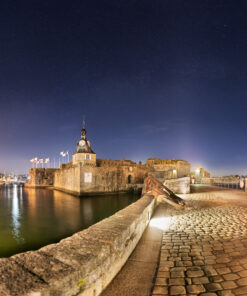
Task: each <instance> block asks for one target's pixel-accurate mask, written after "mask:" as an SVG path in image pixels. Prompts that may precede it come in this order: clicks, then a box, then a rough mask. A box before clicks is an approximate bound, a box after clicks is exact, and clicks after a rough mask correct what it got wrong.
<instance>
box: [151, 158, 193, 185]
mask: <svg viewBox="0 0 247 296" xmlns="http://www.w3.org/2000/svg"><path fill="white" fill-rule="evenodd" d="M146 165H147V167H149V168H150V169H151V168H152V170H151V172H150V175H151V176H153V177H155V178H157V179H159V180H161V181H164V180H166V179H174V178H183V177H187V176H189V175H190V163H189V162H188V161H185V160H175V159H160V158H149V159H148V160H147V161H146Z"/></svg>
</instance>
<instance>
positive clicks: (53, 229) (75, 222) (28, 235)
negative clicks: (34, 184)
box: [0, 186, 138, 257]
mask: <svg viewBox="0 0 247 296" xmlns="http://www.w3.org/2000/svg"><path fill="white" fill-rule="evenodd" d="M137 199H138V196H134V195H109V196H94V197H84V198H78V197H75V196H71V195H69V194H66V193H62V192H59V191H52V190H46V189H31V188H30V189H26V188H24V189H23V188H22V187H19V186H4V187H2V188H1V189H0V257H5V256H10V255H12V254H15V253H18V252H22V251H26V250H32V249H38V248H40V247H41V246H43V245H46V244H50V243H54V242H57V241H59V240H60V239H62V238H64V237H67V236H70V235H71V234H73V233H75V232H77V231H80V230H82V229H84V228H87V227H88V226H90V225H92V224H94V223H96V222H98V221H100V220H102V219H104V218H106V217H108V216H110V215H112V214H114V213H115V212H116V211H118V210H120V209H122V208H124V207H126V206H127V205H129V204H130V203H132V202H134V201H136V200H137Z"/></svg>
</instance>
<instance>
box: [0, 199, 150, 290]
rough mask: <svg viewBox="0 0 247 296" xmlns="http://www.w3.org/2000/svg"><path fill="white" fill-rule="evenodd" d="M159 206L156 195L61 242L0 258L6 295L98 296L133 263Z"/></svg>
mask: <svg viewBox="0 0 247 296" xmlns="http://www.w3.org/2000/svg"><path fill="white" fill-rule="evenodd" d="M154 208H155V200H154V198H153V196H151V195H144V196H143V197H142V198H140V199H139V200H138V201H137V202H135V203H133V204H131V205H130V206H128V207H127V208H125V209H123V210H121V211H119V212H117V213H116V214H114V215H113V216H111V217H109V218H107V219H104V220H102V221H101V222H99V223H97V224H95V225H93V226H91V227H89V228H88V229H86V230H83V231H81V232H78V233H76V234H74V235H72V236H71V237H69V238H66V239H63V240H61V241H60V242H59V243H57V244H51V245H48V246H45V247H43V248H41V249H39V250H38V251H30V252H25V253H21V254H17V255H14V256H12V257H10V258H2V259H0V277H1V281H0V295H1V296H7V295H16V296H25V295H26V296H51V295H53V296H55V295H59V296H65V295H66V296H70V295H71V296H72V295H82V296H89V295H90V296H97V295H99V294H100V293H101V292H102V291H103V289H104V288H105V287H106V286H107V285H108V284H109V283H110V281H111V280H112V279H113V278H114V277H115V275H116V274H117V273H118V272H119V270H120V269H121V268H122V266H123V265H124V264H125V262H126V261H127V259H128V257H129V256H130V254H131V253H132V251H133V250H134V248H135V247H136V245H137V243H138V241H139V239H140V238H141V236H142V234H143V232H144V230H145V228H146V226H147V224H148V222H149V220H150V218H151V216H152V213H153V211H154Z"/></svg>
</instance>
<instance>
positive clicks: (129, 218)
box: [0, 185, 247, 296]
mask: <svg viewBox="0 0 247 296" xmlns="http://www.w3.org/2000/svg"><path fill="white" fill-rule="evenodd" d="M180 197H182V198H183V199H184V201H185V202H186V204H187V207H186V208H184V209H183V210H176V209H175V208H174V207H172V206H170V205H169V204H166V203H160V204H157V203H156V201H155V199H154V198H153V196H152V195H150V194H146V195H144V196H143V197H142V198H141V199H140V200H138V201H137V202H135V203H134V204H132V205H130V206H128V207H127V208H125V209H123V210H121V211H119V212H118V213H116V214H115V215H113V216H111V217H109V218H107V219H105V220H103V221H101V222H99V223H97V224H95V225H93V226H91V227H89V228H88V229H86V230H84V231H81V232H79V233H76V234H74V235H73V236H71V237H69V238H66V239H63V240H62V241H61V242H59V243H57V244H52V245H48V246H46V247H43V248H41V249H40V250H38V251H30V252H26V253H21V254H17V255H14V256H12V257H10V258H1V259H0V271H1V273H0V274H1V284H0V295H4V296H5V295H41V296H43V295H61V296H62V295H66V296H68V295H103V296H110V295H121V296H125V295H126V296H127V295H147V296H150V295H152V296H155V295H156V296H157V295H184V296H185V295H204V296H215V295H222V296H224V295H247V194H246V193H245V192H243V191H240V190H238V191H237V190H231V189H223V188H219V187H214V186H207V185H193V186H192V192H191V193H190V194H181V195H180ZM152 213H153V215H152ZM142 234H143V235H142Z"/></svg>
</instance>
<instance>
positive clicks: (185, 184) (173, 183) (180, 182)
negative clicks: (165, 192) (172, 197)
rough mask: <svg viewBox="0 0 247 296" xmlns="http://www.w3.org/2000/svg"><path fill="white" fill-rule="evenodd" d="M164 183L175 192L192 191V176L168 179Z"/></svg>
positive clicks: (185, 192) (184, 192)
mask: <svg viewBox="0 0 247 296" xmlns="http://www.w3.org/2000/svg"><path fill="white" fill-rule="evenodd" d="M164 185H165V186H166V187H168V188H169V189H170V190H171V191H173V192H175V193H182V194H187V193H190V178H189V177H184V178H178V179H171V180H166V181H165V182H164Z"/></svg>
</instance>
